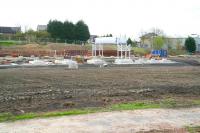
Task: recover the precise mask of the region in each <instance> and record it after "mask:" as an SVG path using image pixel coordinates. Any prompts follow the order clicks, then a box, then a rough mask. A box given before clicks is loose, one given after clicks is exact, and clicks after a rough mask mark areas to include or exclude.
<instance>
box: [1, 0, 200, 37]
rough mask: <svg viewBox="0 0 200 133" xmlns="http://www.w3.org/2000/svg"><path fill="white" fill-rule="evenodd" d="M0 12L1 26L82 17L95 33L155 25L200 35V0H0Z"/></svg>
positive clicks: (135, 30) (173, 32)
mask: <svg viewBox="0 0 200 133" xmlns="http://www.w3.org/2000/svg"><path fill="white" fill-rule="evenodd" d="M0 13H1V17H0V25H1V26H22V28H24V27H25V26H27V27H29V28H32V29H36V27H37V25H38V24H47V23H48V21H49V20H50V19H57V20H61V21H64V20H70V21H72V22H74V23H75V22H77V21H78V20H80V19H82V20H84V21H85V23H86V24H88V26H89V29H90V33H91V34H95V35H104V34H108V33H112V34H113V35H116V36H119V35H127V36H130V37H132V38H136V37H138V36H139V35H140V33H141V32H142V31H148V30H150V29H151V28H152V27H157V28H160V29H162V30H163V31H164V32H165V33H166V34H167V35H169V36H175V35H176V36H187V35H189V34H192V33H197V34H200V0H0Z"/></svg>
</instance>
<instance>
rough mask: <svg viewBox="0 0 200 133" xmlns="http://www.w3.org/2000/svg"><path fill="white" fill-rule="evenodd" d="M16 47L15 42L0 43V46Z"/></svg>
mask: <svg viewBox="0 0 200 133" xmlns="http://www.w3.org/2000/svg"><path fill="white" fill-rule="evenodd" d="M12 45H16V42H14V41H0V46H12Z"/></svg>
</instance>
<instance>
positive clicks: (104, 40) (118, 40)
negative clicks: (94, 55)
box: [95, 37, 127, 44]
mask: <svg viewBox="0 0 200 133" xmlns="http://www.w3.org/2000/svg"><path fill="white" fill-rule="evenodd" d="M126 43H127V39H126V38H125V37H98V38H95V44H126Z"/></svg>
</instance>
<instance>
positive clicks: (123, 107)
mask: <svg viewBox="0 0 200 133" xmlns="http://www.w3.org/2000/svg"><path fill="white" fill-rule="evenodd" d="M150 108H160V104H156V103H145V102H139V103H124V104H115V105H112V106H111V109H112V110H135V109H150Z"/></svg>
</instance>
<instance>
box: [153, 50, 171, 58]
mask: <svg viewBox="0 0 200 133" xmlns="http://www.w3.org/2000/svg"><path fill="white" fill-rule="evenodd" d="M151 54H152V55H153V56H159V57H167V55H168V53H167V50H164V49H160V50H152V51H151Z"/></svg>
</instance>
